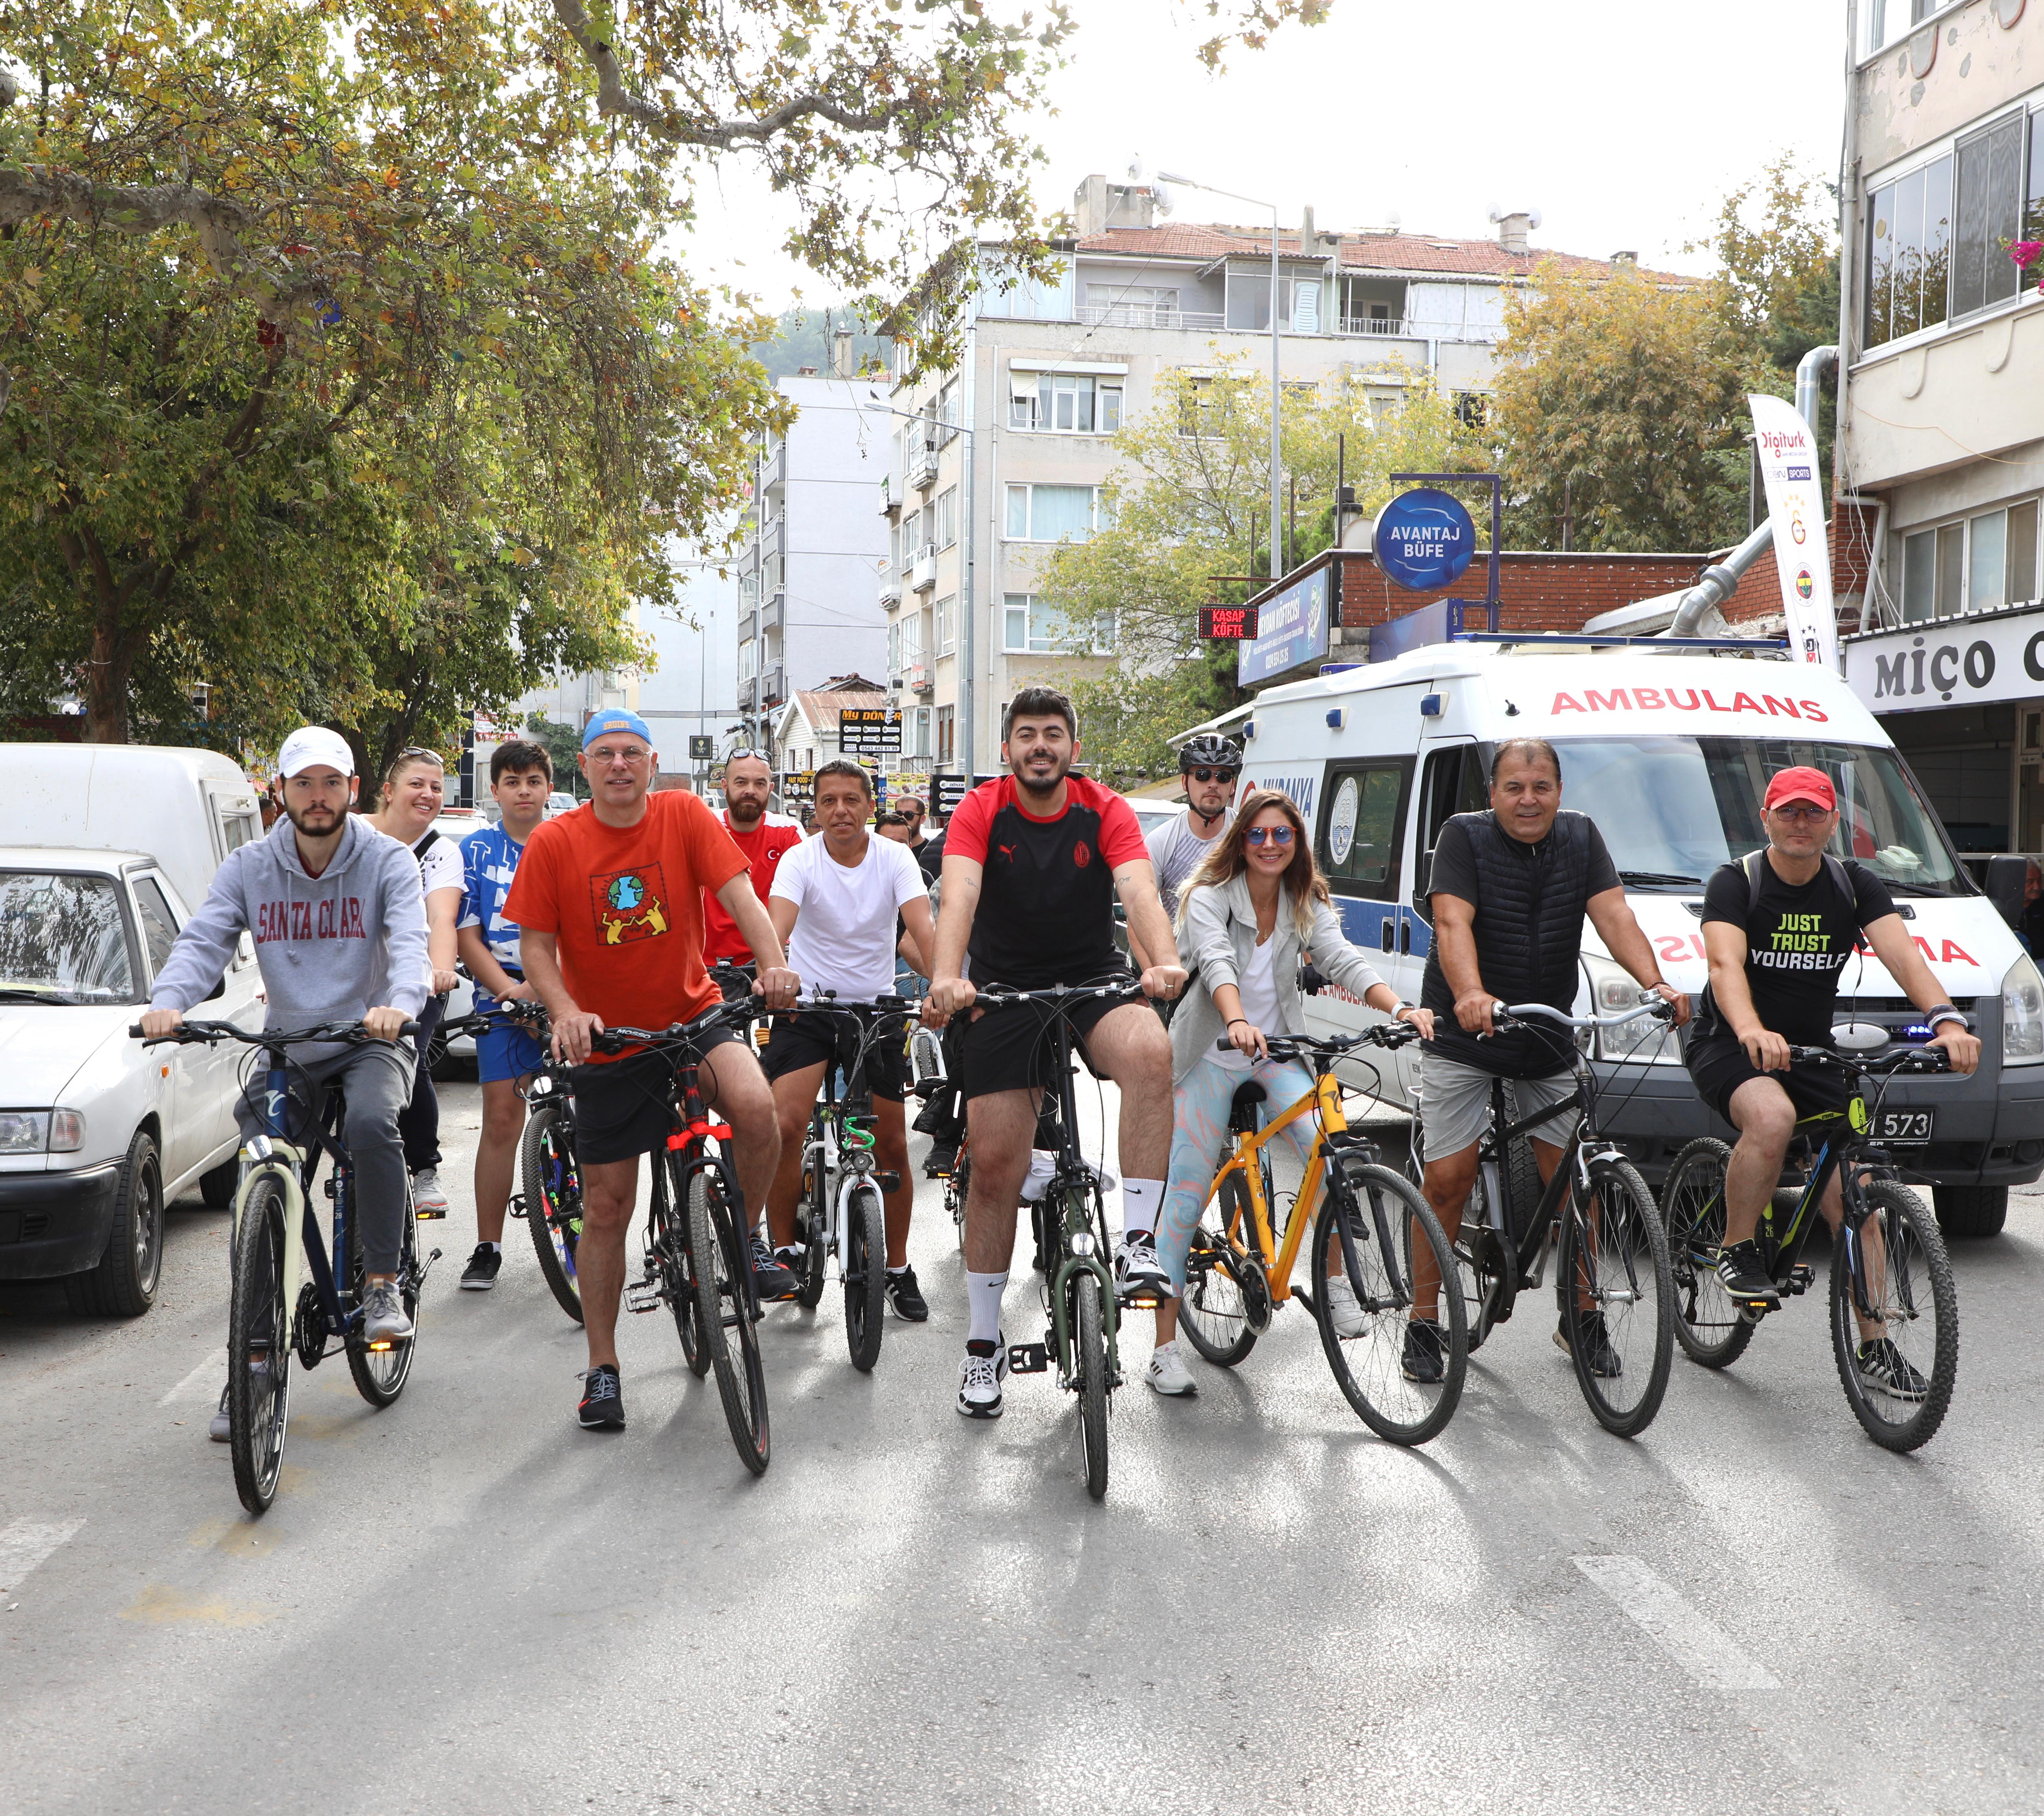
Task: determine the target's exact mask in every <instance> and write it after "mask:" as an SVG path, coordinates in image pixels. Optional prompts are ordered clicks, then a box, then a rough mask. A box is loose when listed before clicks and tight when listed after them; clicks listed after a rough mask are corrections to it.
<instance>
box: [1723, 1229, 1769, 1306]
mask: <svg viewBox="0 0 2044 1816" xmlns="http://www.w3.org/2000/svg"><path fill="white" fill-rule="evenodd" d="M1718 1278H1719V1280H1723V1282H1724V1287H1725V1291H1726V1292H1728V1293H1730V1294H1731V1296H1732V1300H1733V1301H1734V1303H1737V1304H1741V1305H1744V1304H1764V1305H1779V1304H1780V1303H1781V1288H1779V1287H1778V1286H1777V1285H1776V1284H1774V1282H1773V1279H1772V1278H1771V1277H1769V1274H1768V1272H1767V1269H1765V1267H1763V1266H1762V1265H1761V1260H1760V1245H1759V1244H1758V1242H1734V1243H1733V1244H1732V1245H1731V1247H1729V1248H1725V1249H1720V1250H1718Z"/></svg>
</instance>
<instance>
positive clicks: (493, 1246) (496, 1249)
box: [482, 1242, 504, 1255]
mask: <svg viewBox="0 0 2044 1816" xmlns="http://www.w3.org/2000/svg"><path fill="white" fill-rule="evenodd" d="M482 1246H484V1247H485V1248H486V1249H487V1250H489V1251H490V1253H491V1254H493V1255H501V1254H503V1253H504V1245H503V1244H502V1243H501V1242H485V1243H484V1244H483V1245H482Z"/></svg>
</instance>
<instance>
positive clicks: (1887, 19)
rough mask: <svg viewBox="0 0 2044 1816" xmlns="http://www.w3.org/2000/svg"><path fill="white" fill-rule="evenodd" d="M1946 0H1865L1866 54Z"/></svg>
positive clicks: (1930, 12) (1906, 30)
mask: <svg viewBox="0 0 2044 1816" xmlns="http://www.w3.org/2000/svg"><path fill="white" fill-rule="evenodd" d="M1947 4H1949V0H1867V8H1866V54H1867V55H1868V56H1873V54H1874V52H1876V51H1877V50H1879V49H1880V48H1881V47H1882V46H1883V45H1884V44H1889V43H1892V41H1893V40H1896V38H1899V37H1900V36H1903V35H1904V33H1907V32H1908V31H1909V30H1911V29H1912V28H1913V27H1915V26H1917V25H1921V24H1923V21H1925V20H1926V19H1927V18H1929V17H1931V14H1932V13H1934V12H1936V11H1937V10H1938V9H1939V8H1940V7H1941V6H1946V5H1947Z"/></svg>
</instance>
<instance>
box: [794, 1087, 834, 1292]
mask: <svg viewBox="0 0 2044 1816" xmlns="http://www.w3.org/2000/svg"><path fill="white" fill-rule="evenodd" d="M822 1142H823V1135H822V1122H821V1114H820V1112H817V1113H815V1114H813V1115H811V1117H810V1119H809V1146H808V1148H807V1149H806V1150H805V1158H804V1160H803V1162H802V1200H801V1204H799V1205H797V1207H796V1211H795V1225H796V1232H797V1234H799V1235H800V1236H801V1238H802V1265H801V1272H800V1273H798V1274H797V1276H796V1277H795V1303H797V1305H799V1306H800V1307H801V1308H802V1309H803V1310H804V1311H815V1310H816V1307H817V1306H818V1305H819V1304H820V1303H822V1300H823V1296H824V1274H825V1273H826V1272H827V1270H828V1265H829V1261H830V1256H829V1253H828V1250H829V1246H830V1196H829V1195H830V1175H829V1174H828V1173H827V1172H826V1171H825V1170H824V1165H823V1154H824V1150H823V1146H822Z"/></svg>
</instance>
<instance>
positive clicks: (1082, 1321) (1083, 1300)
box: [1072, 1268, 1107, 1501]
mask: <svg viewBox="0 0 2044 1816" xmlns="http://www.w3.org/2000/svg"><path fill="white" fill-rule="evenodd" d="M1072 1342H1073V1345H1074V1348H1075V1350H1077V1353H1078V1377H1079V1378H1078V1395H1079V1451H1080V1455H1081V1457H1082V1461H1084V1463H1085V1485H1086V1492H1087V1493H1088V1494H1089V1495H1092V1496H1093V1499H1095V1500H1097V1501H1098V1500H1105V1499H1106V1498H1107V1340H1106V1338H1105V1336H1104V1335H1103V1334H1102V1332H1101V1306H1100V1277H1099V1276H1098V1275H1097V1274H1095V1273H1094V1272H1093V1269H1091V1268H1083V1269H1080V1270H1079V1271H1078V1273H1075V1274H1074V1276H1073V1277H1072Z"/></svg>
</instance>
